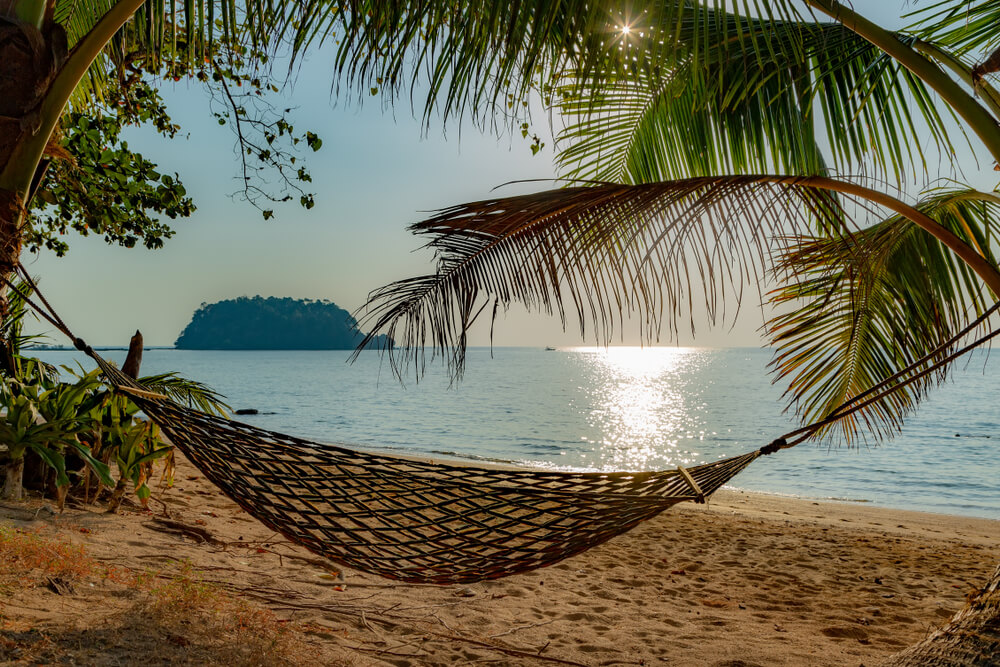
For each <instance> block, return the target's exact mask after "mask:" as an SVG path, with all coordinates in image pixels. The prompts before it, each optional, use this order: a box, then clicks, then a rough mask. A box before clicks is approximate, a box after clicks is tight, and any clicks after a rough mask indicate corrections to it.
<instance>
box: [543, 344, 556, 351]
mask: <svg viewBox="0 0 1000 667" xmlns="http://www.w3.org/2000/svg"><path fill="white" fill-rule="evenodd" d="M545 351H546V352H555V351H556V348H554V347H552V346H551V345H546V346H545Z"/></svg>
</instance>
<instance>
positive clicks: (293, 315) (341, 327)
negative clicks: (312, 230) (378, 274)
mask: <svg viewBox="0 0 1000 667" xmlns="http://www.w3.org/2000/svg"><path fill="white" fill-rule="evenodd" d="M363 338H364V335H363V334H362V333H361V332H360V331H358V323H357V321H356V320H355V319H354V318H353V317H351V314H350V313H348V312H347V311H346V310H344V309H343V308H340V307H339V306H337V305H336V304H335V303H333V302H330V301H314V300H311V299H292V298H288V297H285V298H278V297H266V298H265V297H261V296H254V297H246V296H241V297H238V298H236V299H226V300H224V301H218V302H216V303H203V304H201V307H199V308H198V310H196V311H195V313H194V315H193V316H192V318H191V322H190V324H188V325H187V326H186V327H185V328H184V331H182V332H181V335H180V336H178V337H177V341H176V342H175V343H174V345H175V346H176V347H177V349H183V350H349V349H353V348H355V347H356V346H357V345H358V343H360V342H361V340H362V339H363ZM379 338H380V341H379V343H378V344H379V345H381V344H382V341H381V338H382V337H381V336H380V337H379Z"/></svg>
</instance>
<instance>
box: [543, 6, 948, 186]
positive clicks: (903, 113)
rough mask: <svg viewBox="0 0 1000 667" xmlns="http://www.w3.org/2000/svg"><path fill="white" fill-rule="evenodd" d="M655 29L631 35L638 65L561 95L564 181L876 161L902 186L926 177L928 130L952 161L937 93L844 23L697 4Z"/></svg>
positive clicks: (795, 169)
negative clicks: (917, 172)
mask: <svg viewBox="0 0 1000 667" xmlns="http://www.w3.org/2000/svg"><path fill="white" fill-rule="evenodd" d="M656 21H657V17H653V16H650V17H646V16H644V17H642V18H641V19H639V20H638V21H637V24H636V25H634V26H633V27H632V28H631V29H630V31H629V33H628V34H627V35H622V36H621V44H620V48H621V49H622V50H623V52H625V53H626V54H635V57H636V59H637V60H639V64H638V65H637V67H636V68H634V69H632V70H627V71H625V72H620V73H619V75H618V76H609V74H608V73H607V72H604V71H598V72H591V73H589V76H588V75H587V73H577V72H570V73H569V75H568V76H567V79H566V81H565V82H563V83H562V84H561V85H558V84H557V86H556V89H555V93H556V94H555V95H554V105H555V108H556V110H558V111H559V113H560V115H561V117H562V119H563V121H564V123H565V127H564V128H563V129H562V131H561V132H560V135H559V142H560V151H559V154H558V156H557V159H558V161H559V164H560V166H561V167H562V170H563V173H564V174H565V175H566V176H568V177H573V178H581V179H594V180H601V181H615V182H622V183H649V182H654V181H661V180H667V179H675V178H686V177H689V176H711V175H721V174H727V173H786V174H803V175H813V174H820V173H824V172H825V170H826V169H827V163H828V162H830V163H831V164H832V166H834V167H835V168H838V169H840V170H852V169H853V168H854V167H856V166H857V165H858V164H860V163H863V162H868V163H870V164H871V166H873V167H874V168H875V169H877V170H878V171H877V173H878V174H879V175H880V176H886V175H891V176H892V177H893V178H894V179H895V181H896V182H897V183H898V182H901V181H902V180H903V178H904V177H905V176H906V175H907V174H908V173H909V172H910V171H911V170H912V168H913V167H914V166H922V167H923V168H924V169H926V166H927V165H926V164H925V163H924V151H923V150H921V149H920V147H921V146H925V145H927V143H928V137H927V136H925V135H926V134H927V133H928V131H929V139H930V145H933V146H936V147H937V148H938V149H939V150H943V151H947V152H949V153H950V152H953V150H954V147H953V145H952V142H951V139H950V137H949V134H948V130H947V127H946V126H945V123H944V118H942V111H941V110H939V109H938V107H937V106H936V105H935V102H934V98H933V95H932V93H931V92H930V91H929V90H928V88H927V86H926V85H925V84H924V83H923V82H922V81H921V80H920V79H918V78H916V77H915V76H914V75H913V74H912V73H911V72H910V71H909V70H907V69H906V68H905V67H903V66H902V65H900V64H899V63H897V62H896V61H895V60H893V59H892V58H891V57H889V56H888V55H887V54H886V53H884V52H882V51H881V50H879V49H878V48H877V47H875V46H874V45H873V44H871V43H870V42H868V41H866V40H865V39H864V38H862V37H861V36H859V35H858V34H857V33H855V32H854V31H852V30H850V29H848V28H847V27H845V26H843V25H841V24H840V23H834V22H816V21H810V20H808V19H805V20H802V19H800V20H788V19H781V18H777V17H773V16H772V17H768V16H766V15H765V16H764V18H756V17H746V16H741V15H739V14H735V13H732V12H729V11H725V10H723V9H720V8H719V7H712V6H710V5H709V6H702V5H698V4H694V3H691V4H685V5H683V6H681V7H679V8H678V9H677V11H676V12H675V13H671V12H666V13H665V14H664V15H663V16H660V17H659V22H658V23H657V22H656ZM898 38H900V39H903V40H905V39H907V37H906V36H905V35H899V36H898ZM613 71H614V70H613ZM944 117H945V118H946V117H947V112H944ZM821 141H822V142H823V143H825V144H826V145H827V146H828V150H829V156H828V157H824V155H823V150H822V148H821Z"/></svg>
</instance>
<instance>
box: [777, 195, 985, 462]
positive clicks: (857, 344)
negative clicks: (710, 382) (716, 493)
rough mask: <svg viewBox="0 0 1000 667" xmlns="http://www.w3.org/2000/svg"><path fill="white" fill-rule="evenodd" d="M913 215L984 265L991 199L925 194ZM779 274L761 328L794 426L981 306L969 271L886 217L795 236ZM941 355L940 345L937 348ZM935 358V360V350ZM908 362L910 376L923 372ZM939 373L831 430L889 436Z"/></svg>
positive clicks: (873, 380) (878, 377)
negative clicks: (979, 256) (839, 232)
mask: <svg viewBox="0 0 1000 667" xmlns="http://www.w3.org/2000/svg"><path fill="white" fill-rule="evenodd" d="M917 208H918V209H919V210H921V211H923V212H924V213H926V214H927V215H929V216H931V217H932V218H933V219H935V220H937V221H938V222H939V223H940V224H941V225H943V226H945V227H946V228H948V229H950V230H951V231H953V232H955V233H956V234H958V235H959V236H960V237H962V238H963V239H964V240H966V241H967V242H968V243H970V244H971V245H973V246H974V247H976V248H979V249H982V251H983V252H984V253H985V254H986V256H987V257H988V259H989V260H990V261H991V262H992V263H994V264H995V263H996V257H995V256H994V255H993V254H992V253H993V249H994V246H995V244H994V243H993V239H994V238H995V235H996V233H997V231H998V224H1000V223H998V221H997V213H1000V201H998V200H997V198H996V197H995V196H994V195H991V194H982V193H977V192H975V191H972V190H967V189H945V190H940V191H935V192H932V193H931V194H930V195H929V196H927V197H926V198H925V199H924V200H923V201H922V202H920V203H919V204H918V206H917ZM778 269H779V271H781V272H782V273H784V275H785V280H784V281H783V284H782V286H781V287H780V288H779V289H777V290H775V292H774V294H772V302H773V303H774V304H775V305H777V306H778V307H779V310H783V311H785V312H784V313H783V314H781V315H779V316H777V317H775V318H774V320H773V321H772V322H771V323H770V332H769V333H770V337H771V340H772V341H773V343H774V345H775V347H776V348H777V352H776V354H775V357H774V361H773V362H772V364H773V367H774V368H775V371H776V381H780V382H783V383H787V385H788V390H787V392H786V394H787V396H788V397H789V398H790V399H791V401H792V405H793V406H795V407H796V408H797V411H798V413H799V414H800V415H801V417H802V420H803V421H804V422H807V423H808V422H811V421H814V420H817V419H819V418H822V417H824V416H826V415H827V414H829V413H830V412H831V411H832V410H833V409H834V408H836V407H837V406H838V405H840V404H841V403H843V402H845V401H846V400H848V399H849V398H851V397H852V396H856V395H858V394H860V393H862V392H863V391H865V390H867V389H868V388H870V387H873V386H875V385H877V384H879V383H881V382H882V381H883V380H885V379H886V378H889V377H891V376H893V375H894V374H895V372H896V371H897V370H898V369H900V368H904V367H907V366H909V365H910V364H911V363H913V362H914V361H916V360H917V359H920V358H923V357H924V356H925V355H927V354H929V353H931V352H933V351H935V350H937V349H938V348H939V347H940V346H942V345H945V344H946V343H948V341H950V339H951V338H952V336H953V335H954V334H955V333H957V332H958V331H959V330H961V329H962V328H963V327H964V326H965V325H966V324H967V322H968V320H969V313H970V312H976V313H980V312H982V311H983V310H985V308H986V307H987V306H988V305H989V303H990V302H991V301H992V298H991V296H990V294H989V293H988V290H986V289H985V288H984V287H983V285H982V284H981V283H980V281H979V280H978V279H977V277H976V275H975V274H974V273H973V272H972V271H971V270H970V269H969V268H968V266H966V265H965V264H963V263H962V262H961V261H960V260H959V259H958V258H957V257H956V256H955V255H954V254H952V253H951V252H950V251H949V250H948V249H947V248H945V247H944V246H942V245H941V244H940V243H939V242H938V241H937V240H936V239H934V238H933V237H931V236H930V235H929V234H926V233H924V232H923V231H922V230H920V229H919V228H917V227H916V226H915V225H913V224H912V223H911V222H910V221H908V220H905V219H902V218H900V217H898V216H893V217H889V218H886V219H884V220H882V221H881V222H878V223H876V224H874V225H872V226H870V227H867V228H865V229H863V230H860V231H858V232H856V233H854V234H850V235H845V236H841V237H815V236H801V237H798V238H796V239H795V241H794V246H793V247H792V248H790V249H789V251H788V252H787V253H786V254H785V255H784V257H783V258H781V260H780V261H779V263H778ZM948 347H949V348H950V347H952V346H948ZM941 356H943V355H941ZM928 365H929V364H924V365H922V366H920V367H919V368H918V369H917V370H922V369H923V368H926V367H927V366H928ZM947 370H948V367H945V368H944V369H942V370H941V371H940V372H938V373H936V374H930V375H927V376H926V377H924V378H922V379H921V380H919V381H918V382H916V383H914V384H912V385H910V386H908V387H906V388H904V389H902V390H900V391H897V392H896V393H894V394H892V395H890V396H889V397H887V398H886V399H884V400H883V401H880V402H876V403H873V404H871V405H870V406H868V407H867V408H865V409H863V410H861V411H859V412H857V413H855V414H853V415H851V416H849V417H847V418H845V419H844V420H843V421H842V422H840V423H839V424H838V425H837V426H836V427H828V428H827V429H826V431H827V433H828V434H831V433H833V429H834V428H835V430H836V432H837V433H839V434H840V435H842V436H843V437H844V438H845V439H846V440H847V441H848V442H850V441H851V439H852V436H854V435H855V434H857V433H864V432H871V433H873V434H876V435H883V436H884V435H890V434H891V433H892V432H893V431H894V430H897V429H898V428H899V427H900V426H901V424H902V419H903V418H904V416H905V415H907V414H908V413H910V412H911V411H912V410H913V409H914V408H915V407H916V405H917V403H918V402H919V401H920V399H921V398H922V397H923V396H925V395H926V392H927V390H928V389H930V387H931V386H933V384H934V383H935V382H936V381H941V380H943V379H944V378H945V377H946V376H947Z"/></svg>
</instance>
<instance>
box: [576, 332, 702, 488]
mask: <svg viewBox="0 0 1000 667" xmlns="http://www.w3.org/2000/svg"><path fill="white" fill-rule="evenodd" d="M571 351H572V352H575V353H577V354H579V356H580V359H581V361H587V362H589V363H590V364H591V365H592V370H591V373H592V377H593V383H592V384H591V385H590V388H589V390H588V392H587V393H588V394H589V396H588V398H589V402H590V403H591V405H592V406H593V407H592V408H591V409H590V410H589V412H588V413H587V415H586V420H587V423H588V425H590V426H591V428H593V429H594V431H596V432H598V433H600V434H602V436H601V437H600V438H599V439H593V440H588V439H586V438H585V439H584V441H585V442H587V443H588V444H590V445H591V451H592V452H593V454H592V458H593V462H592V465H594V466H595V467H597V468H601V469H603V470H648V469H649V467H650V465H651V464H652V463H653V461H662V460H664V459H669V460H671V461H673V462H675V463H680V464H682V465H687V464H689V463H691V462H692V461H694V458H693V457H694V456H696V455H697V452H690V451H687V450H681V449H680V444H681V433H682V432H684V431H685V429H688V430H689V429H690V427H691V424H690V422H691V410H690V408H689V407H688V402H689V401H690V400H691V399H694V398H696V397H695V396H691V395H690V394H685V393H684V392H682V391H680V389H679V387H681V386H682V385H683V381H682V378H683V375H684V374H685V373H686V372H689V367H690V366H691V365H692V364H693V363H695V360H696V354H694V353H695V350H692V349H686V348H656V349H649V348H646V349H643V348H639V347H615V348H609V349H604V348H575V349H573V350H571Z"/></svg>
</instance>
